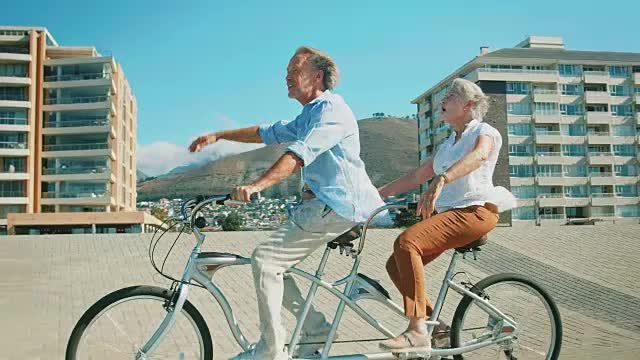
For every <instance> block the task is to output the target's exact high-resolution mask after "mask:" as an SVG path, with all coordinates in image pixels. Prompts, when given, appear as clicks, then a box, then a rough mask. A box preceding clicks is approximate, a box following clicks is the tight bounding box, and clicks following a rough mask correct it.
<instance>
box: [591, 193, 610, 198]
mask: <svg viewBox="0 0 640 360" xmlns="http://www.w3.org/2000/svg"><path fill="white" fill-rule="evenodd" d="M613 196H614V194H613V193H591V197H594V198H610V197H613Z"/></svg>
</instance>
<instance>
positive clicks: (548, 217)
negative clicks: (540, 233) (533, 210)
mask: <svg viewBox="0 0 640 360" xmlns="http://www.w3.org/2000/svg"><path fill="white" fill-rule="evenodd" d="M539 218H540V219H541V220H561V219H564V218H565V216H564V214H542V215H539Z"/></svg>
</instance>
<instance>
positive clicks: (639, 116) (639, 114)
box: [636, 102, 640, 125]
mask: <svg viewBox="0 0 640 360" xmlns="http://www.w3.org/2000/svg"><path fill="white" fill-rule="evenodd" d="M637 104H640V102H639V103H637ZM636 125H640V112H637V113H636Z"/></svg>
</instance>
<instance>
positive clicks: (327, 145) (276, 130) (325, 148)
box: [259, 90, 384, 222]
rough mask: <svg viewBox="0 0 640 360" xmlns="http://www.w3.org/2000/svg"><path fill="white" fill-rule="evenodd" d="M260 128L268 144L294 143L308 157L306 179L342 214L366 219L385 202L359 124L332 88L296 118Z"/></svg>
mask: <svg viewBox="0 0 640 360" xmlns="http://www.w3.org/2000/svg"><path fill="white" fill-rule="evenodd" d="M259 133H260V137H261V138H262V141H263V142H264V143H265V144H284V143H290V144H291V145H289V147H287V148H286V150H285V151H288V152H292V153H294V154H296V155H297V156H298V157H299V158H300V159H302V161H304V170H303V180H304V182H305V183H306V184H307V186H308V187H309V188H310V189H311V191H313V192H314V193H315V195H316V197H317V198H318V199H319V200H320V201H322V202H323V203H325V204H327V205H328V206H330V207H331V208H332V209H333V210H334V211H335V212H336V213H337V214H338V215H340V216H342V217H343V218H345V219H348V220H350V221H353V222H362V221H365V220H366V219H367V218H368V217H369V215H371V213H372V212H373V211H374V210H375V209H377V208H378V207H381V206H383V205H384V202H383V201H382V199H381V198H380V195H379V194H378V190H377V189H376V188H375V187H374V186H373V184H372V183H371V180H370V179H369V176H368V175H367V172H366V170H365V166H364V162H363V161H362V159H360V135H359V132H358V123H357V121H356V118H355V116H354V115H353V112H352V111H351V109H350V108H349V106H348V105H347V104H346V103H345V102H344V99H342V97H341V96H340V95H337V94H332V93H331V92H330V91H328V90H327V91H325V92H324V93H323V94H322V95H320V96H318V97H317V98H315V99H314V100H313V101H311V102H310V103H308V104H306V105H305V106H304V107H303V108H302V113H300V115H298V116H297V117H296V118H295V119H294V120H293V121H280V122H277V123H275V124H271V125H262V126H260V130H259Z"/></svg>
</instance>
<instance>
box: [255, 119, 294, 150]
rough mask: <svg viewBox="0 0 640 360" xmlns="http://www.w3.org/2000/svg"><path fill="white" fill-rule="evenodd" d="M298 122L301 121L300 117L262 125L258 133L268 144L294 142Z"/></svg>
mask: <svg viewBox="0 0 640 360" xmlns="http://www.w3.org/2000/svg"><path fill="white" fill-rule="evenodd" d="M297 122H299V121H298V118H296V119H295V120H293V121H286V120H283V121H278V122H276V123H273V124H264V125H260V127H259V128H258V134H259V135H260V138H261V139H262V142H263V143H265V144H267V145H271V144H284V143H290V142H294V141H295V140H296V139H297V136H296V131H295V127H296V123H297Z"/></svg>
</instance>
